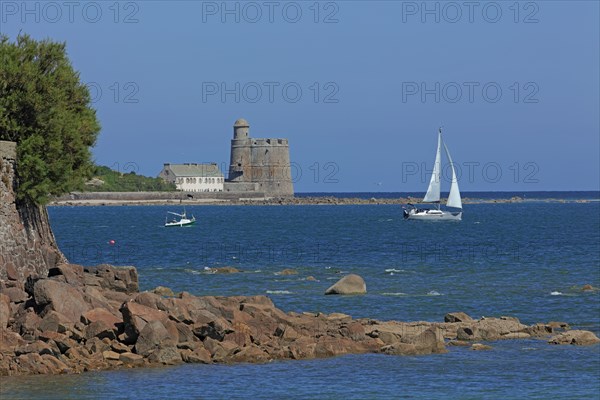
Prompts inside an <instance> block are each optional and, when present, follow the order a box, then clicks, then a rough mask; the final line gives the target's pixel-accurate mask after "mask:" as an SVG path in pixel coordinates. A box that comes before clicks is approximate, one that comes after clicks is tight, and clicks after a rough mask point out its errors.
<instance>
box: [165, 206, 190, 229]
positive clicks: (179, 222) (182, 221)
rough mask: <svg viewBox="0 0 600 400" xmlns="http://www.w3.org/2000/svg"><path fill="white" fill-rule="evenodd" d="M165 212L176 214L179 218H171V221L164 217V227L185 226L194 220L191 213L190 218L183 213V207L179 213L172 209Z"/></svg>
mask: <svg viewBox="0 0 600 400" xmlns="http://www.w3.org/2000/svg"><path fill="white" fill-rule="evenodd" d="M167 213H169V214H173V215H176V216H178V217H179V218H180V219H179V220H177V219H173V220H171V221H167V220H166V219H165V227H166V228H169V227H172V226H186V225H193V224H194V223H195V222H196V218H195V217H194V216H193V215H192V218H191V219H189V218H188V217H187V216H186V215H185V208H184V209H183V213H182V214H179V213H175V212H172V211H167Z"/></svg>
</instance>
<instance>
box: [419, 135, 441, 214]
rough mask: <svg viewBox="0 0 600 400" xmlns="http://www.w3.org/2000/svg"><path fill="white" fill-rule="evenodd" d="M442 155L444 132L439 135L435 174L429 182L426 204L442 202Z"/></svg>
mask: <svg viewBox="0 0 600 400" xmlns="http://www.w3.org/2000/svg"><path fill="white" fill-rule="evenodd" d="M441 155H442V131H441V130H440V132H439V134H438V145H437V152H436V154H435V162H434V163H433V172H432V173H431V180H430V181H429V188H427V193H426V194H425V197H424V198H423V202H424V203H435V202H438V201H440V183H441V182H440V170H441V165H440V164H441V162H440V159H441Z"/></svg>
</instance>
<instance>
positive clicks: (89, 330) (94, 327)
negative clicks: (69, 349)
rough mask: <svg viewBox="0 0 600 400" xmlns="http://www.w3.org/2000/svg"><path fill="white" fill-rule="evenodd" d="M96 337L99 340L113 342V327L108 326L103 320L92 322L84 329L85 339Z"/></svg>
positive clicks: (114, 335)
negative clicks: (105, 339) (106, 339)
mask: <svg viewBox="0 0 600 400" xmlns="http://www.w3.org/2000/svg"><path fill="white" fill-rule="evenodd" d="M94 337H97V338H99V339H104V338H108V339H110V340H115V339H116V338H117V333H116V332H115V326H114V325H109V324H108V323H106V322H105V321H104V320H98V321H94V322H92V323H91V324H89V325H88V326H86V327H85V338H86V339H91V338H94Z"/></svg>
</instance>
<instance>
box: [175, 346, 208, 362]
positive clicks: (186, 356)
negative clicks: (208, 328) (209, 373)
mask: <svg viewBox="0 0 600 400" xmlns="http://www.w3.org/2000/svg"><path fill="white" fill-rule="evenodd" d="M181 358H182V359H183V361H185V362H186V363H194V364H210V363H211V360H210V352H209V351H208V350H206V349H205V348H204V347H199V348H197V349H195V350H188V351H182V352H181Z"/></svg>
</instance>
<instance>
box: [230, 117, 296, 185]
mask: <svg viewBox="0 0 600 400" xmlns="http://www.w3.org/2000/svg"><path fill="white" fill-rule="evenodd" d="M228 182H231V183H238V184H240V185H238V186H239V187H240V188H244V189H242V190H247V188H248V187H249V186H248V185H244V184H254V185H253V186H254V187H255V190H257V191H259V192H263V193H265V195H268V196H293V195H294V186H293V184H292V177H291V166H290V149H289V145H288V141H287V139H253V138H251V137H250V125H249V124H248V121H246V120H245V119H243V118H240V119H238V120H237V121H235V124H234V125H233V140H232V141H231V159H230V163H229V179H228ZM234 186H235V185H234Z"/></svg>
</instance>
